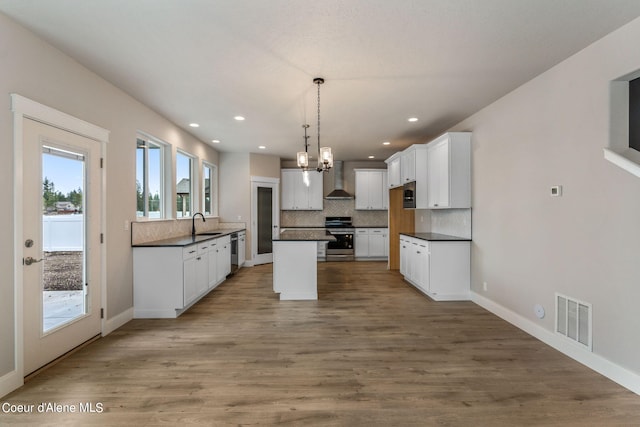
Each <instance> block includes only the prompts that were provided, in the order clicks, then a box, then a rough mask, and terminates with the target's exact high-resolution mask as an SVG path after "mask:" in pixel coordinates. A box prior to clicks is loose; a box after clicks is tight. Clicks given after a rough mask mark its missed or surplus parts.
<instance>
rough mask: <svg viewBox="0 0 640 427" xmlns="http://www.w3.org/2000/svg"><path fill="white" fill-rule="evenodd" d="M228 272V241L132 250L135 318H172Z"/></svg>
mask: <svg viewBox="0 0 640 427" xmlns="http://www.w3.org/2000/svg"><path fill="white" fill-rule="evenodd" d="M230 272H231V240H230V237H229V236H228V235H227V236H222V237H219V238H216V239H210V240H206V241H203V242H200V243H197V244H192V245H189V246H141V247H134V248H133V305H134V314H133V315H134V317H135V318H175V317H178V316H179V315H180V314H182V313H183V312H184V311H185V310H186V309H188V308H189V307H190V306H191V305H193V304H194V303H195V302H196V301H198V299H200V298H202V297H203V296H204V295H206V294H207V292H209V291H210V290H211V289H213V288H214V287H215V286H217V285H218V284H220V283H221V282H222V281H223V280H224V279H225V278H226V276H227V275H228V274H229V273H230Z"/></svg>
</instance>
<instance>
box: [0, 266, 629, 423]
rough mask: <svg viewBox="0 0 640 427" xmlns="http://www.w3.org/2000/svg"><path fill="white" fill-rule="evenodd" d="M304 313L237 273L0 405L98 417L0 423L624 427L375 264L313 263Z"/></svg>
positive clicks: (605, 384)
mask: <svg viewBox="0 0 640 427" xmlns="http://www.w3.org/2000/svg"><path fill="white" fill-rule="evenodd" d="M318 292H319V298H320V299H319V300H318V301H301V302H295V301H279V300H278V298H277V296H276V295H275V294H273V292H272V290H271V266H270V265H265V266H258V267H253V268H244V269H241V270H240V271H239V272H238V273H237V274H236V275H235V276H234V277H232V278H230V279H229V280H227V281H226V282H225V283H224V284H222V285H221V286H220V287H219V288H218V289H216V290H215V291H213V292H212V293H210V294H209V295H208V296H207V297H205V298H204V299H203V300H201V301H200V302H199V303H198V304H197V305H195V306H194V307H193V308H192V309H190V310H189V311H187V312H186V313H184V314H183V315H182V316H181V317H179V318H178V319H162V320H160V319H158V320H148V319H147V320H134V321H131V322H129V323H128V324H127V325H125V326H124V327H122V328H120V329H118V330H117V331H115V332H113V333H111V334H110V335H109V336H107V337H105V338H102V339H100V340H98V341H96V342H95V343H93V344H91V345H89V346H87V347H86V348H84V349H82V350H80V351H78V352H77V353H75V354H73V355H72V356H70V357H69V358H67V359H65V360H63V361H61V362H60V363H58V364H57V365H55V366H53V367H52V368H50V369H48V370H46V371H45V372H43V373H42V374H40V375H38V376H36V377H35V378H34V379H32V380H31V381H29V382H28V383H27V384H25V386H23V387H22V388H20V389H19V390H16V391H15V392H13V393H12V394H10V395H9V396H6V397H5V398H4V399H3V402H11V403H14V404H35V405H37V404H39V403H40V402H58V403H62V404H76V405H77V404H78V403H80V402H92V403H93V404H96V403H98V402H100V403H102V404H103V405H104V412H102V413H61V414H58V413H43V414H38V413H36V414H6V413H1V412H0V424H1V425H7V424H10V425H43V426H45V425H52V426H53V425H55V426H58V425H63V424H64V425H83V426H84V425H89V426H91V425H99V426H102V425H136V426H140V427H142V426H162V425H184V424H187V425H215V426H218V425H220V426H227V425H228V426H231V425H330V426H360V425H367V426H371V425H373V426H413V425H415V426H430V425H434V426H469V425H474V426H501V425H505V426H573V425H576V426H577V425H579V426H584V425H597V426H618V425H619V426H631V425H638V422H639V420H640V396H637V395H635V394H633V393H631V392H630V391H628V390H626V389H624V388H622V387H620V386H618V385H617V384H615V383H613V382H612V381H610V380H608V379H606V378H604V377H602V376H601V375H599V374H597V373H595V372H593V371H591V370H589V369H588V368H586V367H584V366H582V365H580V364H578V363H577V362H574V361H573V360H571V359H569V358H567V357H566V356H564V355H562V354H560V353H558V352H557V351H555V350H553V349H552V348H550V347H548V346H547V345H545V344H543V343H541V342H539V341H537V340H535V339H534V338H532V337H530V336H529V335H527V334H525V333H524V332H522V331H520V330H519V329H516V328H515V327H513V326H511V325H509V324H508V323H506V322H504V321H503V320H501V319H499V318H497V317H496V316H494V315H492V314H491V313H489V312H487V311H485V310H484V309H482V308H481V307H479V306H477V305H475V304H473V303H471V302H439V303H436V302H433V301H431V300H430V299H428V298H427V297H425V296H423V295H422V294H420V293H419V292H417V291H416V290H415V289H414V288H412V287H411V286H410V285H408V284H406V283H405V282H403V281H402V279H401V277H400V275H399V274H398V272H394V271H387V270H386V264H385V263H380V262H357V263H338V262H332V263H321V264H319V272H318Z"/></svg>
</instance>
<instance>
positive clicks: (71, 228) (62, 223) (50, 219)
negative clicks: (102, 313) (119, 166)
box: [42, 146, 87, 333]
mask: <svg viewBox="0 0 640 427" xmlns="http://www.w3.org/2000/svg"><path fill="white" fill-rule="evenodd" d="M42 176H43V179H42V201H43V211H42V244H43V257H42V259H43V261H42V313H43V315H42V331H43V332H44V333H46V332H48V331H50V330H51V329H54V328H57V327H60V326H62V325H65V324H67V323H69V322H72V321H73V320H75V319H77V318H78V317H80V316H82V315H84V314H86V312H87V309H86V306H87V304H86V287H85V283H86V280H85V277H86V275H85V265H86V260H85V242H84V240H85V239H84V236H85V221H84V212H85V207H84V206H85V205H84V203H85V201H84V193H85V178H84V176H85V158H84V155H83V154H80V153H74V152H71V151H63V150H60V149H56V148H53V147H47V146H43V148H42Z"/></svg>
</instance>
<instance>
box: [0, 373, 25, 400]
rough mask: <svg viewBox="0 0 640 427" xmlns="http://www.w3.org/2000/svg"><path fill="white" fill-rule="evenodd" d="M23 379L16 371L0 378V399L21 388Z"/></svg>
mask: <svg viewBox="0 0 640 427" xmlns="http://www.w3.org/2000/svg"><path fill="white" fill-rule="evenodd" d="M23 384H24V378H22V375H19V374H18V372H17V371H11V372H8V373H6V374H4V375H3V376H1V377H0V397H3V396H6V395H7V394H9V393H11V392H12V391H13V390H15V389H17V388H20V387H22V385H23Z"/></svg>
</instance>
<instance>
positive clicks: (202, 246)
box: [198, 241, 212, 255]
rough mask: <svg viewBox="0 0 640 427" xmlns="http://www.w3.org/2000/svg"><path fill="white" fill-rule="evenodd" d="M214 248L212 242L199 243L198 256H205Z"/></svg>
mask: <svg viewBox="0 0 640 427" xmlns="http://www.w3.org/2000/svg"><path fill="white" fill-rule="evenodd" d="M211 246H212V242H211V241H209V242H202V243H198V255H204V254H206V253H207V252H209V248H210V247H211Z"/></svg>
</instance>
